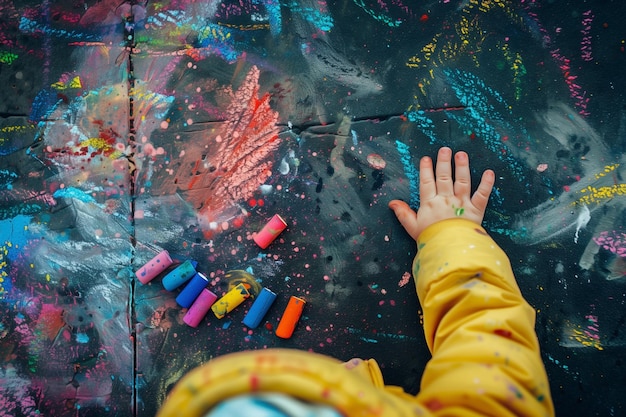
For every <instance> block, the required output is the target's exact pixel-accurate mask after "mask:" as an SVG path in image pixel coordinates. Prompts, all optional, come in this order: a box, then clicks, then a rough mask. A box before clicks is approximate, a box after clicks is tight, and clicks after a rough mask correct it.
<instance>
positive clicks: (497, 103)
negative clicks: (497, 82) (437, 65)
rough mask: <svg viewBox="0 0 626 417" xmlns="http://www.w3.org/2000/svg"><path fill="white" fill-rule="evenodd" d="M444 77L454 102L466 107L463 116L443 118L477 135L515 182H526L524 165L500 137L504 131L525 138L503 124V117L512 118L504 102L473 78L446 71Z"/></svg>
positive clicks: (508, 124)
mask: <svg viewBox="0 0 626 417" xmlns="http://www.w3.org/2000/svg"><path fill="white" fill-rule="evenodd" d="M444 74H445V75H446V77H447V78H448V81H449V82H450V85H451V87H452V90H453V91H454V93H455V94H456V96H457V98H458V99H459V101H460V102H461V104H463V105H464V106H465V111H464V115H461V114H458V113H456V112H454V113H453V112H446V115H447V116H448V117H450V118H451V119H453V120H454V121H456V122H457V123H458V124H459V125H460V126H461V127H463V128H465V129H471V130H472V131H473V132H474V133H476V136H477V137H479V138H480V139H481V140H482V141H483V142H484V143H485V145H487V148H488V149H489V150H490V151H492V152H493V153H494V154H496V155H497V157H498V158H499V159H500V160H501V161H503V162H505V163H507V164H508V165H509V167H510V168H511V169H512V171H513V173H514V174H515V176H516V177H517V179H518V180H519V181H520V182H525V181H526V175H525V173H524V172H525V170H526V169H525V167H524V165H523V164H521V163H520V162H519V161H518V160H517V159H516V158H515V157H514V156H513V155H512V154H511V152H510V151H509V150H508V147H507V146H506V145H505V143H504V141H503V138H502V136H501V135H500V133H499V130H504V131H509V132H511V133H515V132H518V133H520V134H522V135H524V136H526V137H528V133H527V132H526V131H525V129H523V128H522V129H516V128H515V127H514V126H512V125H511V124H510V123H508V122H507V121H506V120H505V117H504V116H503V114H506V115H507V116H509V117H510V116H511V111H510V107H509V105H508V103H507V102H506V100H505V99H504V98H503V97H502V96H501V95H500V94H499V93H498V92H497V91H495V90H493V89H492V88H491V87H489V86H487V85H486V84H485V83H484V82H483V81H482V80H481V79H479V78H478V77H477V76H475V75H474V74H471V73H468V72H464V71H460V70H458V69H454V70H452V69H445V70H444ZM496 107H497V108H496ZM496 126H497V127H496Z"/></svg>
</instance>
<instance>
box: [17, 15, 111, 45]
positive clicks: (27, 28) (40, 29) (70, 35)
mask: <svg viewBox="0 0 626 417" xmlns="http://www.w3.org/2000/svg"><path fill="white" fill-rule="evenodd" d="M20 31H22V32H24V33H41V34H43V35H47V36H54V37H56V38H59V39H69V40H76V41H99V40H101V37H100V35H94V34H87V33H85V32H78V31H76V30H71V31H67V30H63V29H55V28H52V27H50V26H47V25H44V24H42V23H39V22H36V21H34V20H31V19H29V18H27V17H22V18H21V19H20Z"/></svg>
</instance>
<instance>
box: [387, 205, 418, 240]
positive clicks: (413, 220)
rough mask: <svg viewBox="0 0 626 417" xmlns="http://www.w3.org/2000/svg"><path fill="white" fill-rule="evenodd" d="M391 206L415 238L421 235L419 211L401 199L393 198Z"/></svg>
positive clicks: (401, 222)
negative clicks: (418, 222) (418, 219)
mask: <svg viewBox="0 0 626 417" xmlns="http://www.w3.org/2000/svg"><path fill="white" fill-rule="evenodd" d="M389 208H390V209H392V210H393V212H394V214H395V215H396V218H397V219H398V221H399V222H400V224H401V225H402V227H404V230H406V231H407V233H408V234H409V235H410V236H411V237H412V238H413V239H415V240H417V237H418V236H419V233H420V231H419V228H418V224H417V213H415V212H414V211H413V210H412V209H411V208H410V207H409V205H408V204H407V203H405V202H404V201H401V200H391V201H390V202H389Z"/></svg>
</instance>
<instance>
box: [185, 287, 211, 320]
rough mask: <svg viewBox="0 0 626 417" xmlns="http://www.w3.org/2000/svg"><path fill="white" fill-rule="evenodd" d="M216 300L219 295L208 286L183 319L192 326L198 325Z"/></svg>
mask: <svg viewBox="0 0 626 417" xmlns="http://www.w3.org/2000/svg"><path fill="white" fill-rule="evenodd" d="M215 300H217V295H215V294H214V293H213V292H211V291H209V290H207V289H206V288H205V289H203V290H202V292H201V293H200V295H199V296H198V298H196V301H194V303H193V304H192V305H191V307H189V310H188V311H187V314H185V317H183V321H184V322H185V323H187V325H189V326H191V327H198V324H200V322H201V321H202V319H203V318H204V316H206V313H208V311H209V309H210V308H211V306H212V305H213V303H214V302H215Z"/></svg>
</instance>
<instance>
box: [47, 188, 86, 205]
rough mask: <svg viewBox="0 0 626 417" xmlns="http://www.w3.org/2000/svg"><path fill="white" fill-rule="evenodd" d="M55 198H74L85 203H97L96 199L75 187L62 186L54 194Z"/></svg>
mask: <svg viewBox="0 0 626 417" xmlns="http://www.w3.org/2000/svg"><path fill="white" fill-rule="evenodd" d="M52 196H53V197H54V198H74V199H76V200H80V201H82V202H83V203H96V199H95V198H93V197H92V196H91V195H89V194H87V193H86V192H84V191H83V190H79V189H78V188H75V187H67V188H60V189H58V190H56V191H55V192H54V194H53V195H52Z"/></svg>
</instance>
